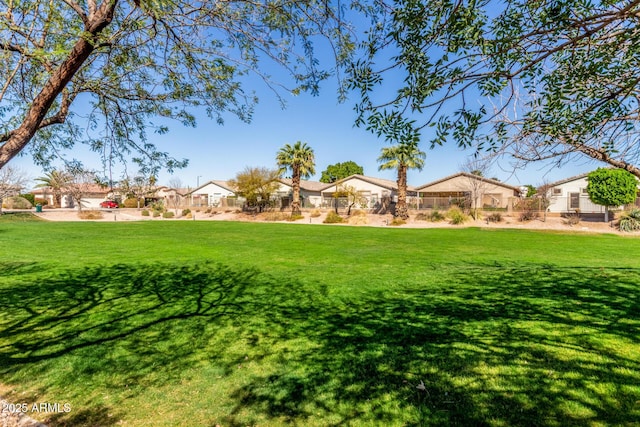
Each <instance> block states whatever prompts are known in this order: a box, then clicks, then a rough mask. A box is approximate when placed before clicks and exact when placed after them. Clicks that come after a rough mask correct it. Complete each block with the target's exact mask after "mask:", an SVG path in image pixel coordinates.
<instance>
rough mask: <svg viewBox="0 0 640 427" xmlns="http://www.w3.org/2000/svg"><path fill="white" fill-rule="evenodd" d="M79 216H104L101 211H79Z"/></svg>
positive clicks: (84, 217) (83, 217) (93, 217)
mask: <svg viewBox="0 0 640 427" xmlns="http://www.w3.org/2000/svg"><path fill="white" fill-rule="evenodd" d="M78 218H80V219H102V218H104V216H103V215H102V212H100V211H82V212H78Z"/></svg>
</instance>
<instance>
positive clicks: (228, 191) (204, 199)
mask: <svg viewBox="0 0 640 427" xmlns="http://www.w3.org/2000/svg"><path fill="white" fill-rule="evenodd" d="M184 197H187V198H189V205H190V206H192V207H207V206H208V207H221V206H229V200H228V199H229V198H235V197H236V193H235V191H234V190H233V188H231V185H230V184H229V182H228V181H220V180H212V181H209V182H207V183H205V184H203V185H201V186H200V187H198V188H196V189H195V190H193V191H190V192H187V193H186V194H184Z"/></svg>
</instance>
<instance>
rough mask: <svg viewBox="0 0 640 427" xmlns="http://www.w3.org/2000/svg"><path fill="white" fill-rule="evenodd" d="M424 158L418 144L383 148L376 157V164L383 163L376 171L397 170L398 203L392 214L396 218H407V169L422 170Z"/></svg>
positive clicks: (402, 144)
mask: <svg viewBox="0 0 640 427" xmlns="http://www.w3.org/2000/svg"><path fill="white" fill-rule="evenodd" d="M425 157H426V154H425V153H424V151H420V149H419V148H418V144H417V143H415V142H412V143H400V144H398V145H394V146H392V147H385V148H383V149H382V152H381V154H380V157H378V162H383V163H382V164H381V165H380V166H379V167H378V170H383V169H397V170H398V203H397V204H396V210H395V213H394V217H396V218H401V219H407V218H409V209H408V208H407V169H418V170H422V168H423V167H424V159H425Z"/></svg>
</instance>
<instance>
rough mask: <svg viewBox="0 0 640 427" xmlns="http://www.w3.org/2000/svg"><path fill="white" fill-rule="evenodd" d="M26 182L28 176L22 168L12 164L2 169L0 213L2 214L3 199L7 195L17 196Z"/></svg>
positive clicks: (0, 175)
mask: <svg viewBox="0 0 640 427" xmlns="http://www.w3.org/2000/svg"><path fill="white" fill-rule="evenodd" d="M26 184H27V176H26V174H25V173H24V172H22V171H21V170H19V169H16V168H14V167H11V166H5V167H3V168H2V169H0V214H2V200H3V199H4V198H6V197H12V196H17V195H18V194H20V192H21V191H22V190H23V189H24V188H25V186H26Z"/></svg>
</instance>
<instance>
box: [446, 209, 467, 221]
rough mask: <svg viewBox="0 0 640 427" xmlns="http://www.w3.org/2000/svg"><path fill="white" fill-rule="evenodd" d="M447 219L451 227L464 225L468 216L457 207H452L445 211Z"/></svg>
mask: <svg viewBox="0 0 640 427" xmlns="http://www.w3.org/2000/svg"><path fill="white" fill-rule="evenodd" d="M447 218H449V223H450V224H453V225H460V224H464V223H465V222H466V221H467V220H469V216H467V215H465V213H464V212H462V209H460V208H459V207H457V206H453V207H451V208H449V210H448V211H447Z"/></svg>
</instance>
